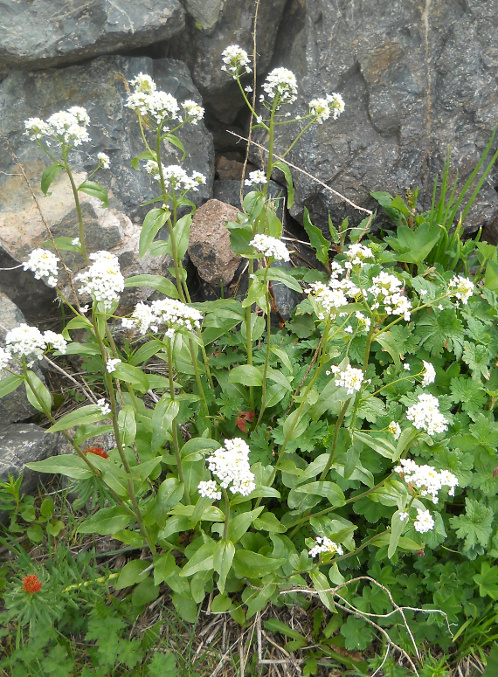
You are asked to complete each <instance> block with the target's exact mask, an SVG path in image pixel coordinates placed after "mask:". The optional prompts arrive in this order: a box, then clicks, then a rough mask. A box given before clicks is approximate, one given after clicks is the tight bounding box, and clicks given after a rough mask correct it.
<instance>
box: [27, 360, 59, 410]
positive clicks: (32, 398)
mask: <svg viewBox="0 0 498 677" xmlns="http://www.w3.org/2000/svg"><path fill="white" fill-rule="evenodd" d="M28 380H29V382H28ZM24 385H25V387H26V396H27V398H28V400H29V402H30V404H32V405H33V407H34V408H35V409H36V410H37V411H39V412H41V413H42V414H43V413H45V410H48V411H50V410H51V409H52V396H51V394H50V393H49V392H48V390H47V387H46V385H45V384H44V383H43V382H42V381H41V380H40V379H39V378H38V376H37V375H36V374H35V372H34V371H31V370H28V378H27V379H26V381H24ZM39 400H41V403H40V402H39ZM42 405H43V406H42Z"/></svg>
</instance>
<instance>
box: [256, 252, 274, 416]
mask: <svg viewBox="0 0 498 677" xmlns="http://www.w3.org/2000/svg"><path fill="white" fill-rule="evenodd" d="M270 265H271V259H268V260H267V265H266V270H265V280H264V283H265V287H266V356H265V366H264V369H263V387H262V393H261V407H260V410H259V416H258V421H257V423H256V428H257V427H258V426H259V424H260V423H261V419H262V418H263V414H264V411H265V409H266V376H267V374H268V366H269V364H270V348H271V305H270V289H269V284H268V271H269V269H270Z"/></svg>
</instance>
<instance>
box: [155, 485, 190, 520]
mask: <svg viewBox="0 0 498 677" xmlns="http://www.w3.org/2000/svg"><path fill="white" fill-rule="evenodd" d="M183 492H184V485H183V484H182V483H181V482H180V480H178V479H177V478H176V477H168V478H167V479H165V480H164V481H163V482H162V483H161V485H160V487H159V489H158V491H157V497H156V504H155V507H154V519H155V521H156V522H157V524H158V525H159V526H160V527H161V528H164V525H165V524H166V519H167V516H168V512H169V510H171V508H174V507H175V505H178V503H179V502H180V501H181V500H182V497H183Z"/></svg>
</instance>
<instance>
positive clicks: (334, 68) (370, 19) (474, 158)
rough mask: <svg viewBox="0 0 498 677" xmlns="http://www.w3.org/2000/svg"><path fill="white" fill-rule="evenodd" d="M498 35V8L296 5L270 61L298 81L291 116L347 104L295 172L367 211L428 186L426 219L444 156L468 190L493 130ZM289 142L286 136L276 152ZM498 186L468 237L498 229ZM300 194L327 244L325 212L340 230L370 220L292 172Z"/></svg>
mask: <svg viewBox="0 0 498 677" xmlns="http://www.w3.org/2000/svg"><path fill="white" fill-rule="evenodd" d="M497 30H498V0H489V2H485V3H483V2H479V1H478V0H468V1H466V2H460V1H458V2H446V0H425V2H415V1H414V0H389V1H387V0H362V2H361V3H353V2H349V1H347V2H346V0H339V2H337V3H332V2H330V1H329V0H294V1H293V2H292V3H290V5H289V6H288V7H287V9H286V13H285V18H284V20H283V22H282V25H281V29H280V34H279V39H278V43H277V44H278V53H277V54H276V55H275V57H274V60H273V64H274V65H275V66H285V67H287V68H289V69H291V70H292V71H294V73H295V74H296V77H297V81H298V84H299V98H298V101H297V102H296V104H295V105H294V106H293V107H290V108H291V109H292V110H293V112H294V113H296V114H297V113H298V114H304V113H306V112H307V103H308V102H309V101H310V100H311V99H313V98H315V97H318V96H323V95H325V94H327V93H331V92H340V93H341V94H342V96H343V98H344V100H345V103H346V110H345V112H344V113H343V115H342V116H341V117H340V118H339V120H337V121H335V122H334V121H331V120H329V121H327V122H325V123H324V124H323V125H316V126H314V127H313V128H311V129H310V130H309V131H308V132H307V133H306V134H305V135H304V137H303V138H302V139H301V141H300V142H299V143H298V144H297V145H296V147H295V148H294V150H293V151H292V152H291V154H290V155H289V160H290V161H291V162H294V163H295V164H296V165H298V166H299V167H302V168H303V169H306V170H307V171H308V172H310V173H311V174H314V175H316V176H317V177H318V178H319V179H321V180H322V181H324V182H325V183H327V184H328V185H330V186H331V187H332V188H334V189H335V190H337V191H339V192H340V193H342V194H344V195H346V196H347V197H348V198H350V199H352V200H353V201H355V202H356V203H358V204H360V205H362V206H364V207H368V208H375V206H376V203H375V202H374V201H373V200H372V198H370V197H369V193H370V191H388V192H390V193H391V194H393V195H394V194H395V193H398V194H400V195H402V196H404V194H405V191H406V189H407V188H412V189H414V188H416V187H417V186H420V187H421V189H422V190H421V195H420V199H419V204H420V206H421V207H423V208H425V209H427V208H429V207H430V199H431V195H432V187H433V182H434V178H435V175H436V174H439V175H440V176H441V171H442V167H443V163H444V159H445V156H446V150H447V146H448V145H449V146H450V148H451V168H452V175H453V177H454V176H455V173H456V171H457V170H458V172H459V185H460V186H462V185H463V183H464V182H465V180H466V179H467V177H468V176H469V174H470V173H471V171H472V169H473V168H474V167H475V165H476V164H477V162H478V160H479V158H480V157H481V155H482V152H483V150H484V148H485V146H486V144H487V143H488V141H489V139H490V137H491V133H492V130H493V128H494V126H495V125H496V124H497V121H498V119H497V115H496V111H497V108H498V47H497V42H496V34H497ZM293 136H294V132H293V131H292V130H291V126H284V127H281V128H280V130H279V133H278V142H277V152H279V151H283V150H285V149H286V148H287V147H288V146H289V144H290V142H291V140H292V138H293ZM495 148H496V141H495ZM493 177H494V180H493ZM497 178H498V172H497V171H496V170H494V173H493V175H492V177H491V178H490V179H488V180H487V182H486V183H485V185H484V186H483V188H482V191H481V193H480V196H479V198H478V200H477V203H476V206H475V208H474V209H473V210H472V211H471V212H470V213H469V215H468V217H467V224H466V225H467V226H468V227H474V228H475V227H477V226H478V225H481V224H486V223H487V224H493V223H494V224H495V227H498V195H497V193H496V190H495V188H494V186H495V185H496V184H497V183H498V181H497V180H496V179H497ZM294 182H295V189H296V203H295V206H294V208H293V210H292V211H291V213H292V215H293V216H295V217H296V218H298V219H301V217H302V212H303V207H304V206H307V207H308V209H309V210H310V215H311V218H312V220H313V222H314V223H316V225H319V226H321V227H322V228H323V230H324V232H325V233H326V232H327V213H328V212H330V213H331V216H332V219H333V221H334V222H335V223H337V222H340V221H341V220H342V219H343V218H344V217H345V216H346V215H350V216H352V217H353V218H352V221H353V223H358V221H359V220H360V219H361V218H363V216H362V215H360V214H359V213H358V212H357V211H355V210H354V209H352V208H350V207H349V206H348V205H346V204H345V203H344V202H342V201H341V200H339V199H338V198H337V197H334V196H333V195H332V194H330V193H328V192H326V191H325V190H324V189H322V188H321V187H320V186H319V185H317V184H316V183H315V182H314V181H313V180H311V179H309V178H308V177H306V176H304V175H302V174H300V173H298V172H294ZM497 230H498V228H497Z"/></svg>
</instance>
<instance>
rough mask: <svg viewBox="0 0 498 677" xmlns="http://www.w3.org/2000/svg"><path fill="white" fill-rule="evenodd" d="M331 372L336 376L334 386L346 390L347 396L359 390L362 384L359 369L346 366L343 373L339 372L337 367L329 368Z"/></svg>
mask: <svg viewBox="0 0 498 677" xmlns="http://www.w3.org/2000/svg"><path fill="white" fill-rule="evenodd" d="M331 371H332V372H333V373H335V374H336V377H335V384H336V386H339V387H342V388H346V392H347V394H348V395H353V393H355V392H358V391H359V390H360V389H361V384H362V383H363V372H362V370H361V369H355V368H354V367H352V366H351V365H350V364H348V366H347V367H346V368H345V369H344V370H343V371H340V370H339V367H337V366H333V367H331Z"/></svg>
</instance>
